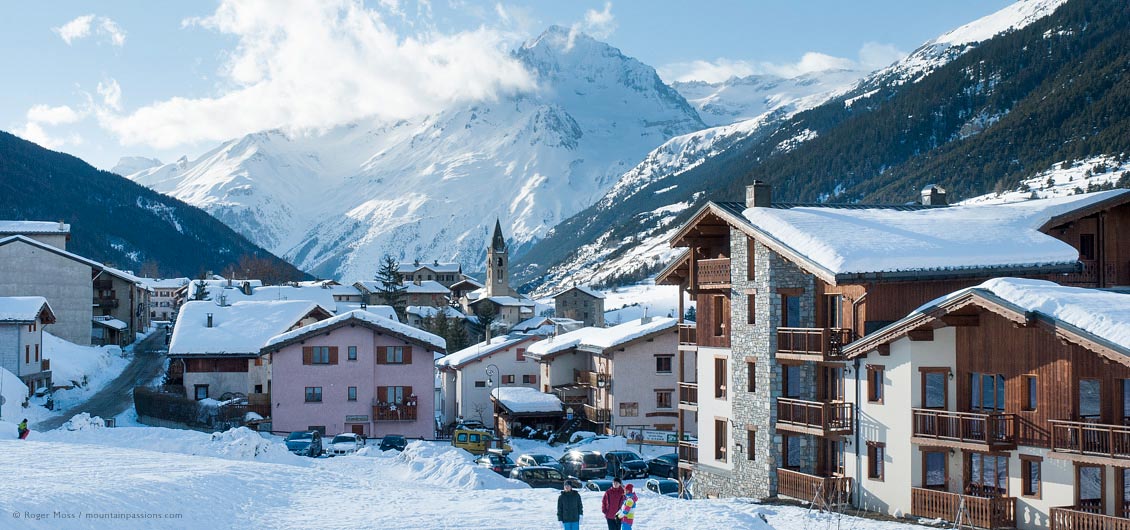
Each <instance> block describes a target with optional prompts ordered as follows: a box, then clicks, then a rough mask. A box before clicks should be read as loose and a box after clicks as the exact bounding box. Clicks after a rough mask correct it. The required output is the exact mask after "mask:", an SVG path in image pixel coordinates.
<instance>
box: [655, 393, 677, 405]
mask: <svg viewBox="0 0 1130 530" xmlns="http://www.w3.org/2000/svg"><path fill="white" fill-rule="evenodd" d="M673 393H674V392H673V391H671V390H656V391H655V408H657V409H669V408H671V394H673Z"/></svg>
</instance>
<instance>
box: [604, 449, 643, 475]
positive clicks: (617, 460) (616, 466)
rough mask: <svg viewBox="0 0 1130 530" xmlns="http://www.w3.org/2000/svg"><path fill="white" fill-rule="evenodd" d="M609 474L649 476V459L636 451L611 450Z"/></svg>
mask: <svg viewBox="0 0 1130 530" xmlns="http://www.w3.org/2000/svg"><path fill="white" fill-rule="evenodd" d="M604 459H605V460H608V474H609V475H612V476H613V477H615V478H647V461H646V460H644V459H643V458H642V457H640V455H638V454H636V453H635V452H634V451H609V452H607V453H604Z"/></svg>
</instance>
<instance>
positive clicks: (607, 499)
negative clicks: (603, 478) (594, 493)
mask: <svg viewBox="0 0 1130 530" xmlns="http://www.w3.org/2000/svg"><path fill="white" fill-rule="evenodd" d="M621 484H622V483H621V481H620V479H618V478H614V479H612V487H611V488H608V489H607V490H605V492H604V497H603V498H601V499H600V511H601V513H603V514H604V518H605V520H607V521H608V530H620V518H619V517H617V516H616V512H617V511H618V510H619V509H620V506H621V505H622V504H624V486H622V485H621Z"/></svg>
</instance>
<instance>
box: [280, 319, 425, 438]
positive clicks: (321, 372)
mask: <svg viewBox="0 0 1130 530" xmlns="http://www.w3.org/2000/svg"><path fill="white" fill-rule="evenodd" d="M445 348H446V344H445V342H444V340H443V339H442V338H440V337H438V336H436V335H432V334H431V333H427V332H424V331H421V330H418V329H416V328H413V327H410V326H408V325H405V324H401V323H399V322H395V321H392V320H389V319H387V318H385V317H381V316H378V315H375V314H373V313H370V312H368V311H364V310H356V311H350V312H348V313H344V314H341V315H338V316H336V317H333V318H330V319H327V320H323V321H321V322H317V323H314V324H311V325H309V326H304V327H301V328H298V329H296V330H294V331H290V332H287V333H284V334H282V335H278V336H275V337H274V338H272V339H271V340H269V341H268V342H267V345H266V346H264V347H263V350H262V352H263V353H264V354H269V355H270V356H271V366H272V372H273V373H272V379H273V385H274V390H273V392H272V395H271V397H272V401H274V404H273V405H274V409H273V410H272V414H271V416H272V420H273V423H274V425H273V430H275V431H301V430H308V429H317V430H320V431H322V432H323V433H326V434H330V435H333V434H337V433H341V432H354V433H358V434H362V435H365V436H367V437H381V436H384V435H386V434H402V435H404V436H407V437H411V438H433V437H434V436H435V421H434V419H433V411H434V410H435V403H434V401H435V394H434V390H433V387H434V384H435V373H434V369H435V362H434V359H435V357H434V352H445V351H446V349H445Z"/></svg>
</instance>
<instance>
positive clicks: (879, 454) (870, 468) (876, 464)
mask: <svg viewBox="0 0 1130 530" xmlns="http://www.w3.org/2000/svg"><path fill="white" fill-rule="evenodd" d="M886 457H887V444H885V443H882V442H867V478H869V479H872V480H883V468H884V465H883V459H884V458H886Z"/></svg>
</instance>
